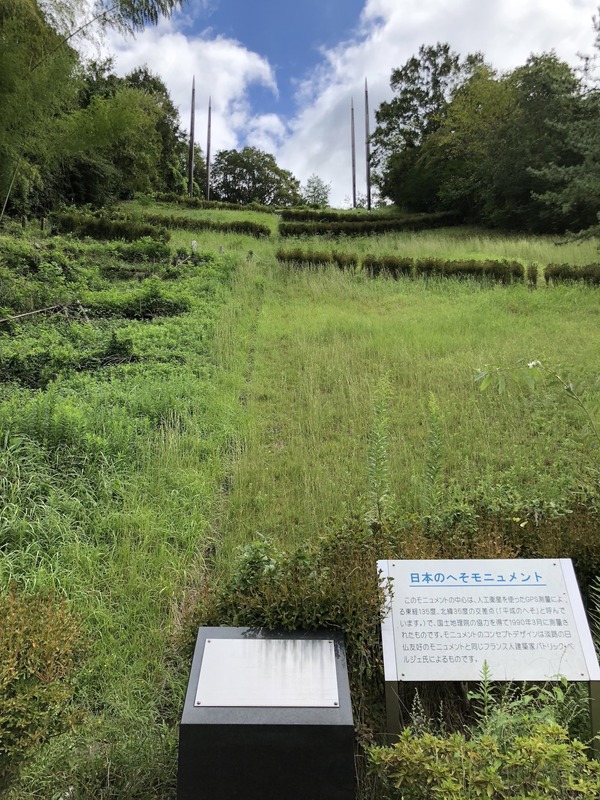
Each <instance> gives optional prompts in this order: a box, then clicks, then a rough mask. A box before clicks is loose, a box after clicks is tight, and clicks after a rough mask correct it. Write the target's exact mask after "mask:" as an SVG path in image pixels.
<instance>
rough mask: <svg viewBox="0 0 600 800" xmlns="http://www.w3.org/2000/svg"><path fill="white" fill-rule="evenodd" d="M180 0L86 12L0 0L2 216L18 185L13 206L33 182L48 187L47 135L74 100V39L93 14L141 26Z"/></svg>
mask: <svg viewBox="0 0 600 800" xmlns="http://www.w3.org/2000/svg"><path fill="white" fill-rule="evenodd" d="M180 5H181V0H119V2H118V3H114V2H111V1H110V0H99V2H97V3H95V5H93V6H92V10H91V12H90V14H91V16H90V17H89V18H87V19H83V20H82V19H81V8H82V6H81V4H80V3H79V2H77V0H49V1H48V2H45V3H44V4H43V6H42V5H41V4H40V3H38V2H37V0H0V75H2V82H1V86H0V197H1V198H2V199H1V200H0V219H1V218H2V216H3V214H4V211H5V209H6V207H7V204H8V201H9V198H10V195H11V193H12V192H13V190H14V191H15V200H16V202H15V203H14V206H15V208H17V209H18V208H21V209H23V210H25V209H26V207H27V204H28V203H29V198H30V197H31V195H32V194H33V192H34V190H35V191H36V192H37V191H39V190H40V189H42V188H43V181H42V178H41V174H40V169H41V168H43V166H44V162H45V161H46V136H52V134H53V132H54V126H53V123H54V121H55V119H56V118H58V117H60V115H61V113H63V112H64V111H65V110H66V105H67V106H68V104H69V102H72V101H73V90H74V86H75V81H74V77H75V71H76V67H77V65H78V58H77V55H76V54H75V52H74V51H73V50H72V49H71V48H70V47H69V41H70V40H71V39H72V38H73V37H74V36H76V35H78V34H80V33H82V32H84V31H85V30H87V29H89V27H90V24H91V23H92V22H97V23H99V24H101V25H103V26H114V27H118V28H121V29H127V30H129V31H134V30H139V29H141V28H143V27H144V26H145V25H146V24H154V23H156V22H157V21H158V19H159V17H160V16H161V15H163V14H164V15H168V14H170V13H171V12H172V11H173V10H174V9H175V8H177V7H179V6H180ZM87 8H88V7H87V6H86V9H87ZM65 104H66V105H65Z"/></svg>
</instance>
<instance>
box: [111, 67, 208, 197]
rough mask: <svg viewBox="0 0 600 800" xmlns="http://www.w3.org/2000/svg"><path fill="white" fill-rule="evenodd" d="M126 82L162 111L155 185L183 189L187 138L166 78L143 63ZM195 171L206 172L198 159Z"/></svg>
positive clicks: (126, 77) (185, 173) (158, 121)
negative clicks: (165, 80) (154, 72)
mask: <svg viewBox="0 0 600 800" xmlns="http://www.w3.org/2000/svg"><path fill="white" fill-rule="evenodd" d="M125 84H126V85H127V86H130V87H132V88H134V89H136V90H138V91H139V92H142V93H144V94H145V95H147V96H149V97H151V98H152V99H153V100H154V102H155V103H156V105H157V108H158V111H159V116H158V119H157V121H156V131H157V133H158V136H159V138H160V142H161V154H160V160H159V163H158V165H157V181H156V185H155V187H154V188H155V189H157V190H159V191H164V192H182V191H183V188H184V187H185V185H186V178H187V156H188V142H187V137H186V135H185V133H184V132H183V131H182V130H181V127H180V121H179V112H178V111H177V109H176V108H175V105H174V104H173V101H172V100H171V97H170V95H169V91H168V89H167V87H166V85H165V83H164V81H162V80H161V78H159V77H158V76H157V75H153V74H152V73H151V72H150V71H149V69H148V67H147V66H143V67H139V68H138V69H136V70H134V71H133V72H131V73H130V74H129V75H126V76H125ZM196 171H197V172H198V174H197V175H196V180H198V179H200V180H201V179H202V174H204V175H205V168H204V166H203V164H201V163H195V170H194V172H195V173H196Z"/></svg>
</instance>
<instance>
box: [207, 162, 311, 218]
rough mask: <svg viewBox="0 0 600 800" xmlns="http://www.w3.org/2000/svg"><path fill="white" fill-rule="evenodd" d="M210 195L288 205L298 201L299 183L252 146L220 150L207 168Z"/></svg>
mask: <svg viewBox="0 0 600 800" xmlns="http://www.w3.org/2000/svg"><path fill="white" fill-rule="evenodd" d="M211 196H212V197H214V198H215V199H216V200H221V201H223V202H227V203H239V204H240V205H247V204H248V203H259V204H260V205H266V206H270V205H273V206H289V205H295V204H297V203H299V202H300V200H301V198H300V183H299V181H298V180H296V178H294V176H293V175H292V173H291V172H288V171H287V170H285V169H282V168H281V167H279V166H278V165H277V162H276V161H275V157H274V156H272V155H271V154H270V153H265V152H263V151H262V150H259V149H258V148H256V147H244V148H243V150H221V151H219V152H218V153H217V154H216V156H215V159H214V162H213V164H212V167H211Z"/></svg>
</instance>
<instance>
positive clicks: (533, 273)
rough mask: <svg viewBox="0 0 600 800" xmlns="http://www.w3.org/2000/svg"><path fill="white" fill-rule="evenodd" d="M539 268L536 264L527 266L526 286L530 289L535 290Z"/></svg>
mask: <svg viewBox="0 0 600 800" xmlns="http://www.w3.org/2000/svg"><path fill="white" fill-rule="evenodd" d="M538 274H539V267H538V265H537V264H533V263H532V264H529V266H528V267H527V284H528V286H530V287H531V288H532V289H535V287H536V286H537V282H538Z"/></svg>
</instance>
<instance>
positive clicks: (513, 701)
mask: <svg viewBox="0 0 600 800" xmlns="http://www.w3.org/2000/svg"><path fill="white" fill-rule="evenodd" d="M471 697H472V699H473V698H475V699H476V700H480V701H483V702H484V705H483V706H482V708H481V710H480V712H479V718H478V720H477V721H476V723H475V725H474V726H472V728H471V730H470V731H467V732H463V731H459V732H454V733H450V734H447V733H444V732H443V731H442V732H438V733H434V732H432V731H431V730H427V729H425V730H421V731H415V730H413V729H411V728H407V729H405V730H404V731H403V732H402V733H401V734H400V737H399V739H398V741H397V742H396V743H395V744H394V745H393V746H391V747H371V748H370V751H369V755H370V760H371V765H372V769H373V771H374V772H375V773H376V774H377V776H378V777H379V778H380V779H381V781H382V784H383V790H384V792H385V795H384V796H385V797H386V798H390V800H391V798H398V799H400V798H402V800H435V798H439V799H440V800H469V799H470V798H473V800H474V799H475V798H481V797H485V798H498V800H501V798H525V797H529V798H543V797H548V798H556V800H575V798H582V800H583V798H592V797H595V798H597V797H598V786H599V785H600V783H599V781H600V763H598V762H597V761H592V760H589V758H588V748H587V747H586V746H585V745H583V744H582V743H581V742H579V741H578V740H576V739H570V738H569V735H568V732H567V729H566V728H565V727H564V725H562V724H561V723H560V722H559V721H558V720H557V718H558V717H560V715H561V711H562V709H561V706H562V705H563V703H564V692H563V690H562V688H561V687H556V688H555V689H554V690H550V689H545V688H542V689H532V690H529V691H524V692H523V693H520V694H518V695H516V696H513V695H512V694H511V693H510V691H509V692H508V693H505V695H504V697H503V698H502V699H501V700H500V701H495V700H494V697H493V694H492V692H491V690H490V686H489V684H488V683H487V681H484V682H483V684H482V688H481V689H480V691H479V692H478V693H477V694H475V695H472V696H471Z"/></svg>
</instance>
